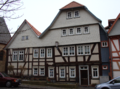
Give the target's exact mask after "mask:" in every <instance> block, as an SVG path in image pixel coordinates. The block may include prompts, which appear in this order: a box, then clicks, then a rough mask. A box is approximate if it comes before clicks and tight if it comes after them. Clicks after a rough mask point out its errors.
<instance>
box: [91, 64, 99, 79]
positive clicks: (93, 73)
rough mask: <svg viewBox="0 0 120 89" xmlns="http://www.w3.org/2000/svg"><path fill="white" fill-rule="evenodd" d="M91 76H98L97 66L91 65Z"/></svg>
mask: <svg viewBox="0 0 120 89" xmlns="http://www.w3.org/2000/svg"><path fill="white" fill-rule="evenodd" d="M92 77H93V78H98V77H99V73H98V67H95V66H94V67H92Z"/></svg>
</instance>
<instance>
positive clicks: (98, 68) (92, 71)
mask: <svg viewBox="0 0 120 89" xmlns="http://www.w3.org/2000/svg"><path fill="white" fill-rule="evenodd" d="M91 68H92V78H99V66H92V67H91ZM94 68H97V74H98V75H97V76H94V73H93V71H94V70H93V69H94Z"/></svg>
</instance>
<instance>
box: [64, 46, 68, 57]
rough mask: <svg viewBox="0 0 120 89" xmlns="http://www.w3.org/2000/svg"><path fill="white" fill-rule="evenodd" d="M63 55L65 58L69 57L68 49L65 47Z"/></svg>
mask: <svg viewBox="0 0 120 89" xmlns="http://www.w3.org/2000/svg"><path fill="white" fill-rule="evenodd" d="M63 55H64V56H67V55H68V47H63Z"/></svg>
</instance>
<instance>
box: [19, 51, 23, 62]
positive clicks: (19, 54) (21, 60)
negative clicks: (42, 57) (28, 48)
mask: <svg viewBox="0 0 120 89" xmlns="http://www.w3.org/2000/svg"><path fill="white" fill-rule="evenodd" d="M20 51H23V53H20ZM21 54H22V55H23V60H20V55H21ZM18 61H24V50H19V51H18Z"/></svg>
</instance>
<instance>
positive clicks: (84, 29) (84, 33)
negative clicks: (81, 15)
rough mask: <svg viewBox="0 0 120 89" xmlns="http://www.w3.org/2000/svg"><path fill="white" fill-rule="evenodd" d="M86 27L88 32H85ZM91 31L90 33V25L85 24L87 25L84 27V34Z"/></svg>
mask: <svg viewBox="0 0 120 89" xmlns="http://www.w3.org/2000/svg"><path fill="white" fill-rule="evenodd" d="M86 27H87V28H88V32H85V28H86ZM89 33H90V29H89V27H88V26H85V27H84V34H89Z"/></svg>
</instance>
